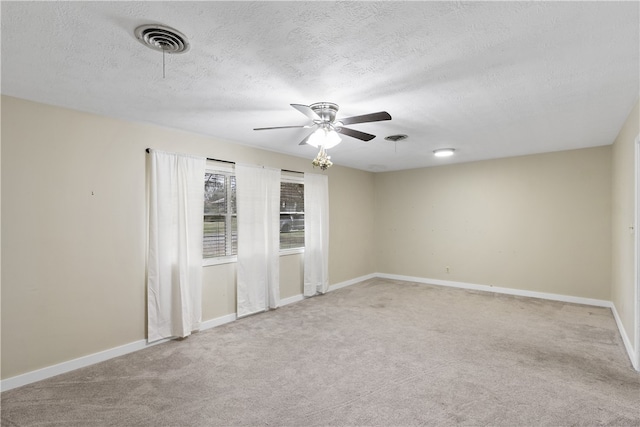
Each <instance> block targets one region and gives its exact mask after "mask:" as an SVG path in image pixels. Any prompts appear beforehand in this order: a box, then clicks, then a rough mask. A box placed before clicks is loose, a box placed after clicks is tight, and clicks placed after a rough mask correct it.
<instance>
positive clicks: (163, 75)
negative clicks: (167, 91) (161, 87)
mask: <svg viewBox="0 0 640 427" xmlns="http://www.w3.org/2000/svg"><path fill="white" fill-rule="evenodd" d="M165 52H166V50H165V48H164V47H163V48H162V78H163V79H164V78H165V74H164V54H165Z"/></svg>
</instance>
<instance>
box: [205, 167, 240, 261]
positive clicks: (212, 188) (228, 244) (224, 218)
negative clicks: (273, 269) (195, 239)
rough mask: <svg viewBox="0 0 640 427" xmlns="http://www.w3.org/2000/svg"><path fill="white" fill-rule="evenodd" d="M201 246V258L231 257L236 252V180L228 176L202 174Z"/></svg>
mask: <svg viewBox="0 0 640 427" xmlns="http://www.w3.org/2000/svg"><path fill="white" fill-rule="evenodd" d="M202 246H203V250H202V253H203V257H204V258H216V257H225V256H233V255H236V254H237V253H238V221H237V213H236V177H235V176H234V175H232V174H231V173H226V172H221V171H215V172H211V171H207V172H206V173H205V178H204V239H203V245H202Z"/></svg>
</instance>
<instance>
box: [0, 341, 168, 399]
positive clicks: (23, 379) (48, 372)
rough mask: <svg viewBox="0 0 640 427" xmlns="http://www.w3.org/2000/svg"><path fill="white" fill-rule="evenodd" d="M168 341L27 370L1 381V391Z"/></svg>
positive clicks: (132, 345)
mask: <svg viewBox="0 0 640 427" xmlns="http://www.w3.org/2000/svg"><path fill="white" fill-rule="evenodd" d="M167 341H169V340H168V339H163V340H158V341H155V342H153V343H150V344H149V343H147V340H139V341H134V342H132V343H129V344H125V345H121V346H119V347H114V348H110V349H108V350H105V351H100V352H98V353H93V354H90V355H88V356H83V357H78V358H77V359H73V360H69V361H67V362H62V363H58V364H57V365H53V366H47V367H46V368H42V369H38V370H36V371H31V372H27V373H26V374H22V375H16V376H15V377H11V378H7V379H5V380H2V381H0V391H7V390H11V389H12V388H16V387H22V386H23V385H27V384H31V383H34V382H37V381H42V380H46V379H47V378H51V377H54V376H56V375H60V374H64V373H66V372H70V371H74V370H76V369H80V368H84V367H86V366H90V365H95V364H96V363H100V362H104V361H105V360H109V359H113V358H114V357H118V356H124V355H125V354H129V353H133V352H134V351H138V350H142V349H144V348H147V347H151V346H154V345H158V344H161V343H163V342H167Z"/></svg>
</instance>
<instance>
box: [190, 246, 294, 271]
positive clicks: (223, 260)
mask: <svg viewBox="0 0 640 427" xmlns="http://www.w3.org/2000/svg"><path fill="white" fill-rule="evenodd" d="M303 253H304V248H293V249H283V250H281V251H280V252H279V253H278V255H279V256H287V255H296V254H303ZM234 262H238V257H237V256H236V255H234V256H226V257H217V258H205V259H203V260H202V266H203V267H210V266H212V265H221V264H232V263H234Z"/></svg>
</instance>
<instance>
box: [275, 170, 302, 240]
mask: <svg viewBox="0 0 640 427" xmlns="http://www.w3.org/2000/svg"><path fill="white" fill-rule="evenodd" d="M298 248H304V184H303V183H302V180H299V179H297V180H294V179H286V178H285V179H283V181H282V182H281V183H280V250H283V249H298Z"/></svg>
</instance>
